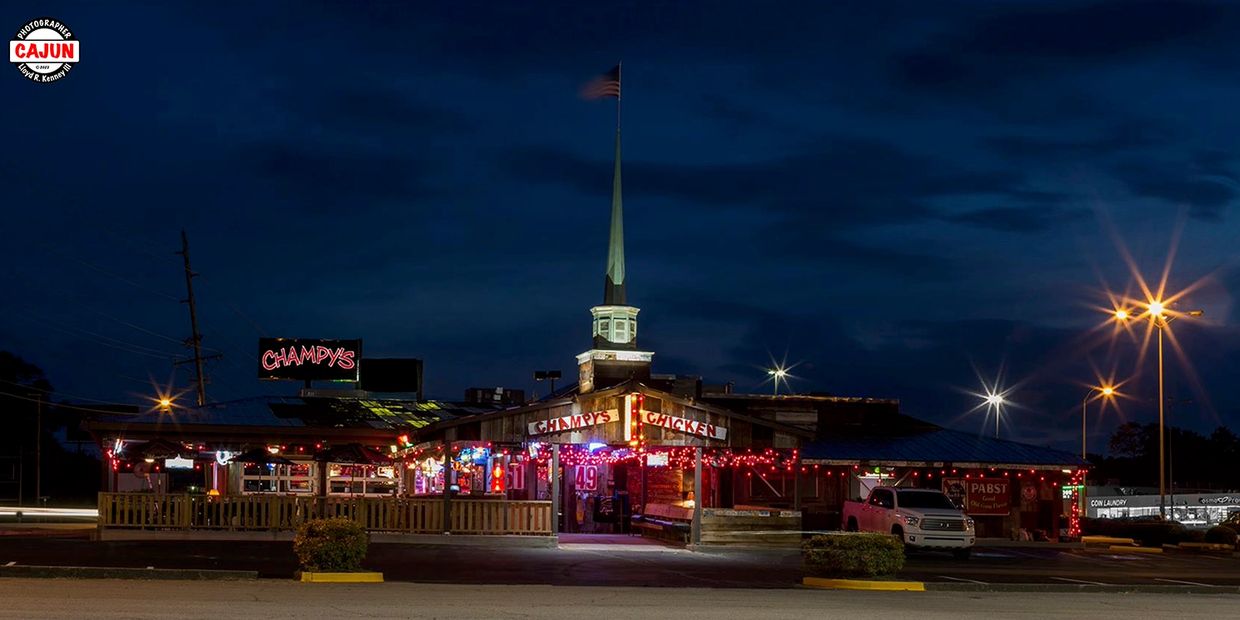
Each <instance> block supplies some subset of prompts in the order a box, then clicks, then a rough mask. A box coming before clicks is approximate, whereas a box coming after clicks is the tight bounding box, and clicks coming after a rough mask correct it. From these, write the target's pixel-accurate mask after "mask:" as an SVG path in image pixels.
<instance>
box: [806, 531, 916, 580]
mask: <svg viewBox="0 0 1240 620" xmlns="http://www.w3.org/2000/svg"><path fill="white" fill-rule="evenodd" d="M801 555H802V557H803V558H804V560H805V565H806V566H807V567H808V568H809V569H810V570H811V571H813V572H815V573H818V574H822V575H826V576H830V577H878V576H880V575H891V574H893V573H896V572H899V571H900V569H902V568H904V543H902V542H900V540H899V539H897V538H895V537H894V536H889V535H887V534H862V533H853V532H849V533H842V532H841V533H839V534H825V535H819V536H814V537H813V538H811V539H809V540H807V541H805V542H804V543H803V544H802V545H801Z"/></svg>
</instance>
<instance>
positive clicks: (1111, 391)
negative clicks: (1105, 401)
mask: <svg viewBox="0 0 1240 620" xmlns="http://www.w3.org/2000/svg"><path fill="white" fill-rule="evenodd" d="M1094 392H1098V393H1099V394H1102V397H1103V398H1111V397H1112V396H1114V395H1115V387H1114V386H1110V385H1103V386H1091V387H1090V388H1089V391H1088V392H1085V398H1082V399H1081V460H1082V461H1083V460H1085V415H1086V411H1087V409H1086V408H1087V406H1088V405H1089V399H1090V397H1091V396H1093V395H1094Z"/></svg>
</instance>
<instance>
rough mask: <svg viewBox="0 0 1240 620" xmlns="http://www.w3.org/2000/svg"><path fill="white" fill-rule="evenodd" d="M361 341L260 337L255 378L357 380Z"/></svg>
mask: <svg viewBox="0 0 1240 620" xmlns="http://www.w3.org/2000/svg"><path fill="white" fill-rule="evenodd" d="M361 355H362V341H361V340H303V339H295V338H260V339H259V341H258V361H259V369H258V377H259V378H260V379H291V380H297V381H302V380H305V381H315V380H318V381H357V380H358V360H359V359H360V358H361Z"/></svg>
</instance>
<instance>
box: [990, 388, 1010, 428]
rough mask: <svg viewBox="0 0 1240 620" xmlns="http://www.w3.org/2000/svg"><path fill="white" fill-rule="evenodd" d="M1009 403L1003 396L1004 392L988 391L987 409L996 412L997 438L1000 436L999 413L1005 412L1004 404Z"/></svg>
mask: <svg viewBox="0 0 1240 620" xmlns="http://www.w3.org/2000/svg"><path fill="white" fill-rule="evenodd" d="M1006 404H1007V400H1005V399H1004V398H1003V394H1001V393H999V392H991V391H988V392H986V411H987V412H989V411H991V410H993V411H994V412H995V439H998V438H999V414H1000V413H1002V412H1003V406H1004V405H1006Z"/></svg>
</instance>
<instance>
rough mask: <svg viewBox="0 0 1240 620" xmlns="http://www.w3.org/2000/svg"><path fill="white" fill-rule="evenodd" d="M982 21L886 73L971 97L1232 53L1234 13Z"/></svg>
mask: <svg viewBox="0 0 1240 620" xmlns="http://www.w3.org/2000/svg"><path fill="white" fill-rule="evenodd" d="M987 13H989V16H987V17H983V18H981V19H977V20H974V21H972V22H970V23H967V24H966V25H964V26H962V27H959V28H956V29H955V30H954V31H952V32H950V33H948V34H946V35H944V36H939V37H930V38H929V40H928V41H927V42H926V43H925V44H923V45H922V46H920V47H918V48H915V49H912V50H909V51H906V52H903V53H899V54H896V55H895V56H894V57H893V60H892V68H893V70H894V73H895V76H896V77H897V79H898V80H899V81H900V82H901V83H903V84H905V85H908V86H911V87H915V88H918V89H923V90H929V91H938V92H941V93H953V92H954V93H965V92H969V93H977V92H985V91H993V90H999V89H1002V88H1004V87H1006V86H1008V85H1010V84H1013V83H1016V82H1020V81H1023V80H1026V79H1028V78H1030V77H1031V76H1033V75H1043V74H1048V73H1056V74H1061V73H1065V72H1068V73H1076V72H1080V71H1082V70H1084V69H1086V68H1088V67H1090V66H1092V65H1096V64H1098V63H1104V62H1106V63H1112V64H1114V63H1118V62H1123V61H1126V60H1129V59H1135V58H1137V57H1140V56H1142V55H1149V54H1155V53H1158V54H1162V55H1163V56H1164V57H1168V56H1169V55H1170V53H1171V52H1173V51H1174V52H1179V53H1180V55H1181V57H1184V56H1189V55H1195V54H1198V53H1199V49H1201V48H1202V47H1203V46H1202V44H1203V42H1204V43H1208V44H1209V45H1208V46H1207V47H1213V46H1214V45H1215V44H1218V45H1223V46H1225V47H1226V48H1228V49H1230V50H1231V51H1230V52H1229V53H1234V51H1235V45H1234V42H1233V41H1229V37H1230V35H1229V34H1228V33H1230V32H1232V31H1234V25H1235V22H1236V21H1237V12H1236V11H1235V10H1234V7H1229V6H1226V5H1224V4H1220V3H1207V2H1171V1H1153V2H1151V1H1123V2H1098V3H1094V4H1088V5H1080V4H1071V5H1068V6H1040V5H1034V6H1024V7H1019V8H1015V9H1013V10H1010V11H1007V12H1002V10H1000V11H999V12H994V11H988V12H987ZM1200 60H1202V61H1208V58H1206V57H1204V56H1201V58H1200Z"/></svg>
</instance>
